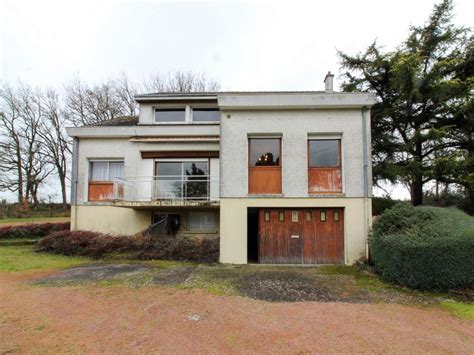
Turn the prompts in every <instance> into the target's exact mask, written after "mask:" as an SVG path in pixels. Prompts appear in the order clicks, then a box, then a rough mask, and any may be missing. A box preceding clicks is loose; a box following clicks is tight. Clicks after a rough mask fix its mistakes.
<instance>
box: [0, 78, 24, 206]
mask: <svg viewBox="0 0 474 355" xmlns="http://www.w3.org/2000/svg"><path fill="white" fill-rule="evenodd" d="M19 121H20V109H19V102H18V100H17V98H16V96H15V93H14V90H13V89H12V88H11V87H10V86H7V85H2V87H1V88H0V123H1V124H0V152H1V154H0V190H8V191H12V192H17V195H18V202H19V203H20V204H22V203H23V202H24V187H23V183H24V178H23V167H22V166H23V147H22V139H21V137H20V135H19V128H20V124H19Z"/></svg>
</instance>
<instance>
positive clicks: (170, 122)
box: [153, 106, 189, 125]
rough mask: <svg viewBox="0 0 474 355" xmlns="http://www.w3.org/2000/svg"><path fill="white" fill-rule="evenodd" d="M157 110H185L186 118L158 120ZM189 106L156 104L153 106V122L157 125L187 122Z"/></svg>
mask: <svg viewBox="0 0 474 355" xmlns="http://www.w3.org/2000/svg"><path fill="white" fill-rule="evenodd" d="M157 111H183V112H184V120H183V121H157V120H156V112H157ZM188 116H189V114H188V106H169V107H167V106H154V107H153V124H156V125H169V124H178V125H179V124H186V123H189V122H188Z"/></svg>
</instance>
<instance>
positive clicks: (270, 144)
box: [249, 138, 280, 166]
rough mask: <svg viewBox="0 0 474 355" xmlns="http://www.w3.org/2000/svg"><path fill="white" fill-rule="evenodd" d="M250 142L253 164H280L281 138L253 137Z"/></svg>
mask: <svg viewBox="0 0 474 355" xmlns="http://www.w3.org/2000/svg"><path fill="white" fill-rule="evenodd" d="M249 143H250V165H251V166H275V165H280V139H278V138H253V139H250V140H249Z"/></svg>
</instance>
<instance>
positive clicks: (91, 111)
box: [65, 79, 124, 126]
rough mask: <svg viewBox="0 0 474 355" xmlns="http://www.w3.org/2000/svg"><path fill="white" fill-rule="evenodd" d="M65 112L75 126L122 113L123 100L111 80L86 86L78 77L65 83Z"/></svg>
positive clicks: (121, 114)
mask: <svg viewBox="0 0 474 355" xmlns="http://www.w3.org/2000/svg"><path fill="white" fill-rule="evenodd" d="M65 110H66V111H65V112H66V114H67V117H68V119H69V120H70V121H71V122H72V123H73V124H74V125H76V126H82V125H90V124H94V123H100V122H102V121H107V120H110V119H113V118H116V117H119V116H123V115H124V110H123V101H122V100H121V98H120V97H118V95H117V92H116V90H115V85H114V82H113V81H110V82H106V83H103V84H100V85H95V86H88V85H86V84H84V83H82V82H81V81H80V80H79V79H75V80H74V81H73V82H71V83H69V84H68V85H66V88H65Z"/></svg>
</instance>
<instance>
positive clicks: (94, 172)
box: [91, 161, 108, 181]
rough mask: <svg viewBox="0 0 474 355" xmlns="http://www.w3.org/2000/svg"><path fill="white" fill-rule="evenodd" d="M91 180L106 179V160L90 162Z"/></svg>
mask: <svg viewBox="0 0 474 355" xmlns="http://www.w3.org/2000/svg"><path fill="white" fill-rule="evenodd" d="M91 181H108V176H107V162H106V161H94V162H91Z"/></svg>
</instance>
